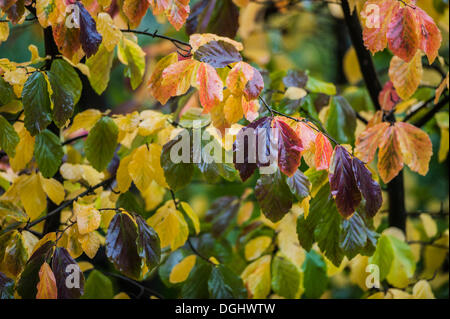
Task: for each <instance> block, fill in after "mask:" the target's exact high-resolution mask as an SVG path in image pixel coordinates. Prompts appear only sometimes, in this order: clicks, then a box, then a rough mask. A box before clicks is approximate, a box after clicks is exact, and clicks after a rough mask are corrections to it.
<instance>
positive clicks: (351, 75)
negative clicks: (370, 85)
mask: <svg viewBox="0 0 450 319" xmlns="http://www.w3.org/2000/svg"><path fill="white" fill-rule="evenodd" d="M344 73H345V77H346V78H347V80H348V82H350V84H357V83H358V82H359V81H361V79H362V74H361V69H360V67H359V62H358V58H357V56H356V51H355V48H354V47H350V48H349V49H348V50H347V52H346V53H345V55H344Z"/></svg>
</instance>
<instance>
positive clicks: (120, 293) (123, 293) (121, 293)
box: [114, 292, 131, 299]
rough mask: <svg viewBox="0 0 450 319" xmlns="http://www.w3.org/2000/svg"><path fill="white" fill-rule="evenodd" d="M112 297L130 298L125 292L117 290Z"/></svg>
mask: <svg viewBox="0 0 450 319" xmlns="http://www.w3.org/2000/svg"><path fill="white" fill-rule="evenodd" d="M114 299H131V298H130V296H128V295H127V294H126V293H125V292H119V293H118V294H117V295H115V296H114Z"/></svg>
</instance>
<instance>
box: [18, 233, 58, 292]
mask: <svg viewBox="0 0 450 319" xmlns="http://www.w3.org/2000/svg"><path fill="white" fill-rule="evenodd" d="M54 245H55V243H54V242H52V241H48V242H46V243H45V244H43V245H42V246H41V247H39V248H38V249H37V250H36V251H35V252H34V254H33V255H32V256H31V257H30V259H29V260H28V262H27V265H26V266H25V269H24V270H23V272H22V273H21V274H20V279H19V281H18V283H17V292H18V293H19V295H20V296H21V297H22V298H23V299H34V298H36V294H37V284H38V282H39V270H40V269H41V266H42V264H43V263H44V262H46V261H48V260H49V259H50V257H51V256H52V253H53V247H54Z"/></svg>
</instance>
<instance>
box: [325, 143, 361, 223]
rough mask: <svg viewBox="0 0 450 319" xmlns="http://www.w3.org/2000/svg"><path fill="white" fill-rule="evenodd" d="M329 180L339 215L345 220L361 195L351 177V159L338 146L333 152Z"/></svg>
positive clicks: (344, 150) (343, 149)
mask: <svg viewBox="0 0 450 319" xmlns="http://www.w3.org/2000/svg"><path fill="white" fill-rule="evenodd" d="M329 179H330V187H331V194H332V195H333V196H334V198H335V200H336V206H337V209H338V211H339V213H341V215H342V216H343V217H345V218H348V217H350V216H351V215H352V214H353V213H354V212H355V209H356V208H357V207H358V205H359V203H360V202H361V193H360V192H359V189H358V186H357V185H356V179H355V176H354V175H353V169H352V158H351V156H350V154H349V153H348V152H347V150H346V149H345V148H343V147H342V146H340V145H338V146H336V148H335V150H334V155H333V159H332V162H331V165H330V174H329Z"/></svg>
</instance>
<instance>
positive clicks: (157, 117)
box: [139, 110, 167, 136]
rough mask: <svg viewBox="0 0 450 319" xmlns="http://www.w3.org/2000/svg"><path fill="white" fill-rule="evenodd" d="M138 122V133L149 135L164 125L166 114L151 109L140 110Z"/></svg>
mask: <svg viewBox="0 0 450 319" xmlns="http://www.w3.org/2000/svg"><path fill="white" fill-rule="evenodd" d="M140 118H141V120H142V122H141V123H139V135H141V136H149V135H152V134H154V133H156V132H157V131H159V130H161V129H163V128H164V127H165V126H166V121H167V116H165V115H164V114H162V113H160V112H156V111H153V110H145V111H143V112H141V114H140Z"/></svg>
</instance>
